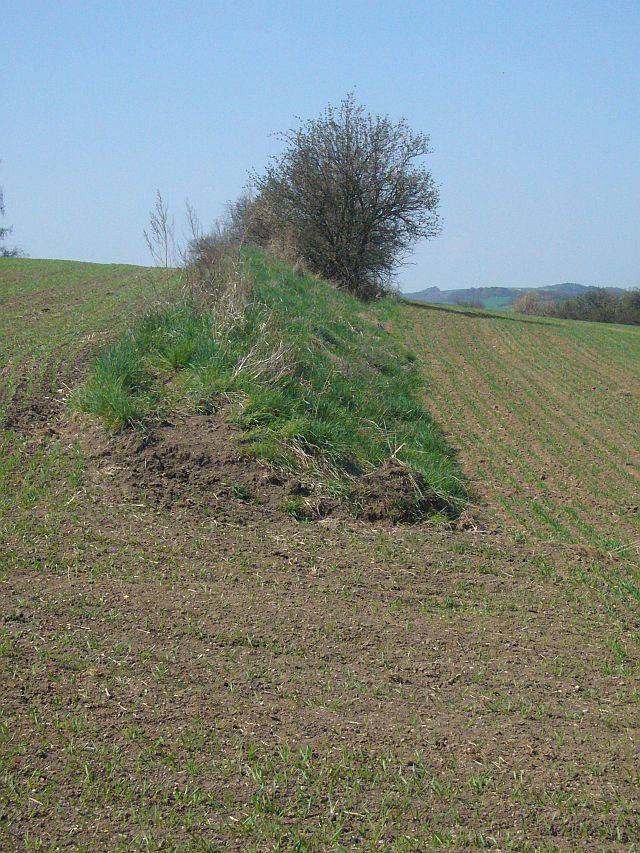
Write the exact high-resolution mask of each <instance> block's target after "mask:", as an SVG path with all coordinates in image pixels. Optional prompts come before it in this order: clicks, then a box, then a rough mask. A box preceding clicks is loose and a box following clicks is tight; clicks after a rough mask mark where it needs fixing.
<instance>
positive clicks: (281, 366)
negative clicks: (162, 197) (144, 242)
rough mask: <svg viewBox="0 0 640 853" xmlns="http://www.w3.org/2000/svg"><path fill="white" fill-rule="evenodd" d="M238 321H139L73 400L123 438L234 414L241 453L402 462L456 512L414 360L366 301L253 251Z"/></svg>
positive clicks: (446, 462) (345, 468)
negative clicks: (170, 423) (153, 427)
mask: <svg viewBox="0 0 640 853" xmlns="http://www.w3.org/2000/svg"><path fill="white" fill-rule="evenodd" d="M244 263H245V264H247V265H248V276H249V278H250V280H251V283H252V292H251V297H250V299H249V301H248V303H247V305H246V308H245V310H244V312H243V314H242V316H241V317H240V318H238V319H236V320H235V321H234V322H227V321H226V319H225V317H224V316H223V315H222V314H221V312H220V311H217V310H216V309H215V308H214V309H213V310H210V311H208V310H205V309H203V308H202V307H201V306H196V305H194V304H189V303H185V302H184V301H180V302H176V303H175V304H173V305H169V306H165V307H163V308H162V309H160V310H154V311H151V312H149V313H147V314H146V315H145V316H144V317H143V318H142V319H140V320H139V321H138V322H137V323H135V324H134V326H133V328H132V329H131V330H130V331H129V332H128V333H127V334H126V335H124V336H123V337H121V338H120V339H119V340H118V342H117V343H116V344H114V345H113V346H111V347H110V348H109V349H107V350H106V351H104V352H103V353H102V354H101V355H100V356H99V357H98V358H97V359H96V361H95V363H94V365H93V368H92V371H91V373H90V376H89V378H88V380H87V382H86V383H85V384H84V385H83V386H82V387H81V388H80V389H79V391H78V392H77V394H76V395H75V398H74V402H75V405H76V406H78V407H79V408H80V409H82V410H84V411H87V412H92V413H94V414H97V415H100V416H102V417H103V418H104V419H105V421H106V423H107V424H108V426H109V427H110V428H112V429H115V430H118V429H122V428H124V427H128V426H134V427H144V426H146V425H148V424H151V423H153V422H154V421H158V420H159V419H161V418H162V417H165V416H166V415H167V414H169V413H175V412H176V411H178V412H181V413H185V414H188V413H195V412H211V411H214V410H215V409H216V408H217V407H219V406H220V405H222V404H223V403H224V402H225V401H226V400H228V399H232V400H234V401H236V403H237V405H236V407H235V408H236V415H235V416H236V417H237V419H238V420H239V422H240V423H241V425H242V426H243V428H244V438H243V446H244V450H245V452H246V453H247V454H249V455H253V456H255V457H258V458H262V459H267V460H269V461H271V462H273V463H276V464H278V465H282V466H285V467H288V468H291V469H296V468H300V467H304V468H307V469H313V470H315V471H316V472H323V473H324V474H326V475H328V476H332V477H335V476H336V475H338V476H340V475H344V474H349V473H353V474H355V473H363V472H365V471H367V470H370V469H372V468H374V467H376V466H379V465H381V464H383V463H384V462H386V461H388V460H389V459H390V458H394V459H397V460H398V461H399V462H401V463H404V464H406V465H408V466H410V468H411V469H412V470H413V471H414V472H416V473H417V474H418V475H420V477H419V480H418V482H419V483H420V484H422V488H424V487H425V484H426V486H427V487H428V490H429V492H432V493H435V494H436V495H437V496H438V497H439V498H440V499H441V501H442V502H443V503H444V504H445V505H447V506H448V507H449V508H450V509H452V510H454V509H456V508H459V507H461V506H462V505H463V503H464V501H465V497H466V494H465V487H464V485H463V483H462V480H461V478H460V474H459V471H458V468H457V465H456V462H455V460H454V458H453V455H452V452H451V451H450V449H449V448H448V447H447V445H446V443H445V441H444V439H443V437H442V435H441V433H440V431H439V429H438V427H437V426H436V424H435V423H434V421H433V419H432V417H431V415H430V413H429V411H428V409H427V408H426V406H425V404H424V402H423V399H424V391H425V388H424V380H423V378H422V375H421V373H420V371H419V369H418V367H417V366H416V357H415V355H414V353H412V352H411V350H409V349H408V348H407V347H406V346H405V345H404V344H401V343H399V342H398V341H396V340H395V339H394V338H393V336H392V335H391V333H390V332H389V331H388V329H387V326H388V325H389V324H390V323H391V321H392V320H393V318H394V317H396V316H397V315H398V313H399V311H400V310H401V309H400V307H399V305H398V304H397V303H395V302H394V301H392V300H384V301H382V302H380V303H379V304H377V305H375V306H364V305H363V304H362V303H361V302H359V301H358V300H356V299H354V298H353V297H352V296H349V295H347V294H345V293H342V292H340V291H338V290H337V289H336V288H334V287H332V286H331V285H329V284H328V283H326V282H324V281H321V280H320V279H318V278H315V277H312V276H303V275H297V274H295V273H294V272H292V271H291V269H290V268H289V267H288V266H287V265H285V264H283V263H281V262H278V261H276V260H274V259H273V258H270V257H268V256H267V255H265V254H263V253H261V252H259V251H257V250H254V251H250V252H247V253H246V255H245V259H244Z"/></svg>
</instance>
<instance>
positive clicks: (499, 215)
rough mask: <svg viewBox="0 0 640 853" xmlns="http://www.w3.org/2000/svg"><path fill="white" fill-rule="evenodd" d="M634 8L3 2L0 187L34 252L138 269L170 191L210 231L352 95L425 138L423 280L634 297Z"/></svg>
mask: <svg viewBox="0 0 640 853" xmlns="http://www.w3.org/2000/svg"><path fill="white" fill-rule="evenodd" d="M638 44H640V3H638V2H637V0H634V2H624V0H621V1H620V2H618V1H617V0H599V2H562V0H556V2H549V3H547V2H536V0H532V1H531V2H524V0H523V2H511V3H506V2H446V0H439V2H421V3H418V2H393V3H391V2H388V3H387V2H375V0H369V2H360V0H353V2H340V3H334V2H317V0H316V1H315V2H306V0H304V2H297V3H296V2H259V0H258V2H252V3H248V2H236V3H229V2H224V3H222V2H220V3H219V2H171V3H168V2H162V0H154V2H128V3H125V2H117V0H116V2H114V0H110V2H91V1H90V0H89V1H88V2H69V0H62V1H61V2H46V3H42V2H40V3H36V2H29V0H26V1H25V0H21V2H13V0H5V2H4V3H3V7H2V35H1V36H0V78H1V79H2V113H1V115H2V118H1V127H2V132H1V134H0V159H1V160H2V164H1V165H0V185H1V186H3V187H4V195H5V204H6V208H7V214H6V217H5V222H4V224H12V225H13V226H14V234H13V238H14V242H15V243H17V244H19V245H21V246H23V247H24V248H25V249H26V251H27V252H28V253H29V254H30V255H31V257H50V258H75V259H79V260H92V261H104V262H112V261H121V262H131V263H147V262H148V255H147V250H146V247H145V243H144V239H143V236H142V231H143V229H144V227H145V226H146V222H147V219H148V212H149V210H150V208H151V206H152V204H153V200H154V195H155V191H156V189H157V188H159V189H160V190H161V191H162V192H163V194H164V195H165V197H166V198H167V199H168V201H169V202H170V204H171V207H172V209H173V211H174V213H175V216H176V220H180V218H181V211H182V208H183V205H184V200H185V199H186V198H189V199H190V200H191V202H192V203H193V205H194V206H195V208H196V209H197V211H198V213H199V215H200V218H201V219H202V220H203V222H205V223H209V222H212V221H213V220H214V219H215V218H216V217H217V216H219V215H220V214H221V212H222V210H223V207H224V203H225V202H226V201H227V200H229V199H233V198H235V197H237V195H238V194H239V193H240V191H241V190H242V188H243V186H244V184H245V183H246V180H247V172H248V170H250V169H252V168H255V169H257V170H258V171H259V170H260V169H261V168H262V167H263V166H264V164H265V162H266V160H267V158H268V157H269V156H270V155H272V154H274V153H275V152H277V151H278V150H279V143H278V140H277V138H276V137H275V136H274V134H276V133H277V132H278V131H280V130H285V129H286V128H288V127H290V126H291V124H292V123H293V121H294V117H295V116H301V117H303V118H308V117H313V116H315V115H317V114H318V113H319V112H320V111H321V110H322V109H323V107H324V106H325V105H326V104H327V103H329V102H333V103H336V102H338V101H339V100H340V99H341V98H342V97H343V96H344V95H345V94H346V93H347V92H348V91H349V90H351V89H353V88H355V90H356V94H357V97H358V99H359V100H360V101H361V102H363V103H364V104H365V105H366V106H367V107H369V108H370V109H371V110H372V111H374V112H380V113H388V114H390V115H391V116H392V117H394V118H399V117H401V116H404V117H406V118H407V120H408V121H409V123H410V124H411V125H412V126H413V127H414V128H415V129H417V130H424V131H426V132H428V133H429V134H430V135H431V142H432V147H433V148H434V153H433V155H432V156H431V157H430V159H429V163H430V168H431V169H432V172H433V174H434V177H435V178H436V180H437V182H438V183H439V184H440V186H441V213H442V217H443V220H444V230H443V233H442V236H441V237H439V238H438V239H436V240H432V241H430V242H428V243H424V244H422V245H420V246H419V247H418V248H417V250H416V253H415V256H414V258H413V265H412V266H410V267H408V268H406V269H405V270H404V271H403V272H402V274H401V276H400V283H401V285H402V286H403V288H404V289H407V290H418V289H421V288H423V287H429V286H433V285H438V286H440V287H442V288H450V287H470V286H481V285H500V286H507V285H520V286H536V285H545V284H553V283H556V282H560V281H578V282H582V283H585V284H602V285H618V286H623V287H632V286H636V287H637V286H640V235H639V233H638V225H639V222H640V216H639V209H640V168H639V167H640V85H639V84H640V60H639V59H638V57H639V56H640V52H639V51H638Z"/></svg>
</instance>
